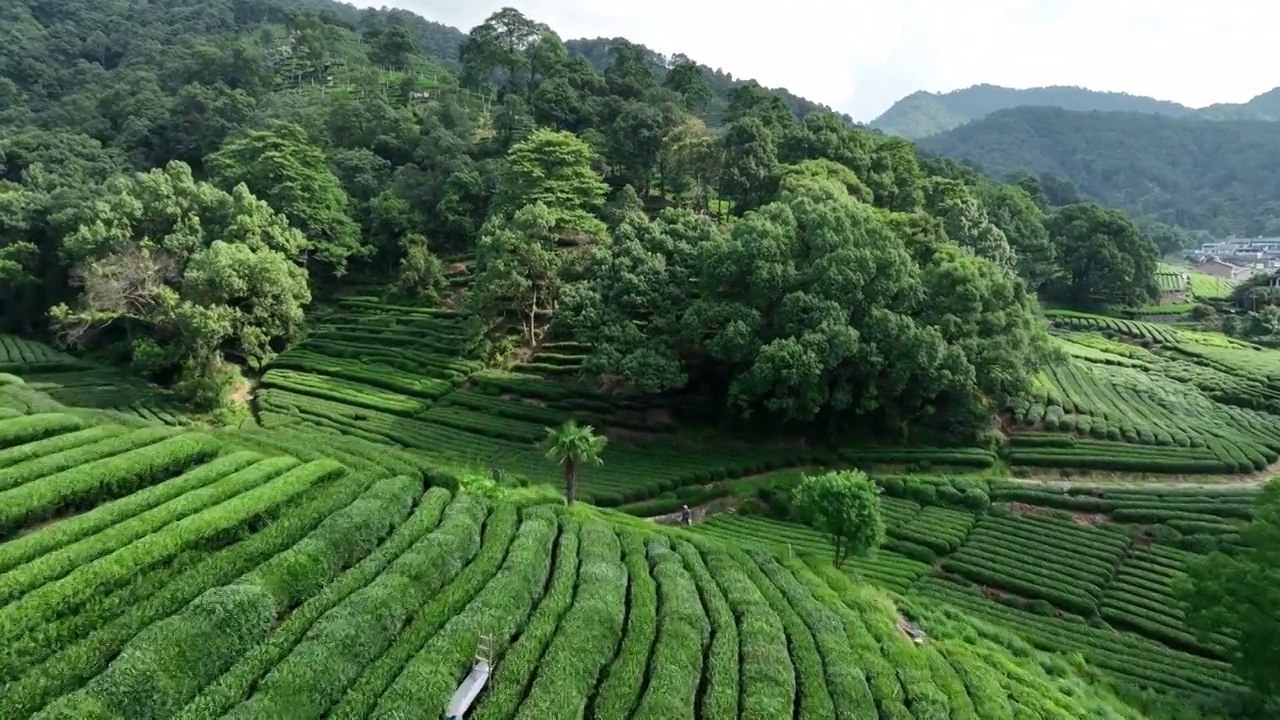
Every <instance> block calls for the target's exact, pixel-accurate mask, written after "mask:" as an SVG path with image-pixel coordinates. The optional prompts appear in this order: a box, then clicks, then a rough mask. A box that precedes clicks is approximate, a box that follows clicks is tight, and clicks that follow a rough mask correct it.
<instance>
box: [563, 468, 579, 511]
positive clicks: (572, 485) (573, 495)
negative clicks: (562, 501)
mask: <svg viewBox="0 0 1280 720" xmlns="http://www.w3.org/2000/svg"><path fill="white" fill-rule="evenodd" d="M564 496H565V498H566V499H567V500H568V502H569V504H570V505H572V504H573V502H574V500H576V499H577V497H578V463H576V462H574V461H572V460H569V461H567V462H565V464H564Z"/></svg>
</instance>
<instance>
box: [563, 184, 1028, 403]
mask: <svg viewBox="0 0 1280 720" xmlns="http://www.w3.org/2000/svg"><path fill="white" fill-rule="evenodd" d="M898 222H899V218H898V216H893V215H887V214H884V213H881V212H879V211H877V210H874V209H872V208H870V207H867V206H866V205H863V204H862V203H859V202H858V201H857V200H855V199H854V198H852V197H850V196H849V194H848V192H847V190H846V188H845V187H844V186H842V185H839V184H836V183H834V182H831V181H828V180H823V179H820V178H815V177H813V176H810V175H805V176H795V177H794V178H793V179H791V180H789V181H788V184H787V185H785V186H784V192H783V194H782V197H781V198H780V199H779V200H778V201H776V202H774V203H772V204H770V205H769V206H767V207H765V208H763V209H762V210H760V211H759V212H757V213H751V214H748V215H747V216H746V217H745V218H743V219H742V220H740V221H738V222H737V223H735V224H734V225H733V226H732V227H731V228H730V230H729V231H728V232H727V233H725V232H724V231H723V230H721V229H719V228H717V227H716V226H715V225H713V224H710V223H706V222H704V221H703V220H702V219H700V218H697V217H696V216H693V215H690V214H684V213H674V212H668V213H664V214H663V215H662V216H660V217H659V218H658V219H657V220H655V221H652V222H650V221H646V220H644V219H642V218H633V219H630V220H628V221H627V222H624V223H623V224H622V226H620V228H619V229H618V230H617V231H616V232H615V242H614V243H613V245H612V246H609V247H601V248H599V249H598V250H597V251H595V253H593V256H592V258H591V261H590V262H589V263H588V264H587V269H586V277H585V278H584V280H583V281H581V282H579V283H575V284H573V285H570V286H568V287H566V288H565V289H564V291H563V301H562V303H561V308H560V310H559V313H558V315H557V320H556V322H557V323H560V324H562V326H563V327H564V328H565V329H566V330H568V331H569V332H570V333H572V334H574V335H576V336H579V337H582V338H584V339H585V338H588V337H589V338H590V339H591V341H592V342H593V344H594V345H595V352H594V353H593V356H592V359H591V360H590V361H589V362H588V367H589V368H590V369H591V370H593V371H598V372H609V373H613V374H617V375H619V376H620V377H621V378H623V379H624V380H625V381H627V382H628V383H632V384H633V385H635V386H637V387H640V388H644V389H646V390H663V389H669V388H681V387H688V386H703V385H704V384H706V385H710V387H712V388H713V389H714V392H715V393H716V397H717V398H722V399H723V401H725V402H727V403H729V404H731V405H733V406H736V407H737V408H738V409H740V410H742V411H745V412H751V411H765V412H768V413H771V414H775V415H776V416H778V417H780V418H782V419H786V420H793V421H800V422H809V421H813V420H814V419H818V418H827V417H838V416H842V415H843V416H850V415H864V414H872V413H876V414H880V415H882V416H887V417H888V418H890V419H892V420H893V422H895V423H906V422H908V421H910V420H912V419H916V418H919V417H920V416H921V414H922V413H925V414H927V412H928V411H927V410H926V407H927V406H928V405H930V404H931V403H937V402H942V403H947V404H949V405H950V407H951V408H952V410H953V411H958V410H960V409H961V408H965V407H968V408H977V407H980V406H981V404H982V403H983V402H984V401H983V399H982V398H981V397H979V396H978V395H976V394H973V393H974V391H975V387H976V389H978V391H979V392H983V393H988V394H994V395H1001V394H1007V393H1016V392H1018V388H1019V387H1024V386H1025V383H1026V382H1028V381H1029V378H1030V372H1031V371H1032V370H1033V369H1034V368H1035V367H1037V366H1038V364H1039V362H1040V361H1041V358H1042V357H1043V353H1044V339H1043V335H1042V334H1041V332H1040V331H1039V330H1038V329H1037V320H1036V319H1035V316H1034V311H1033V309H1032V305H1031V299H1030V298H1029V297H1028V296H1027V295H1026V293H1025V291H1024V290H1023V289H1022V288H1021V287H1020V286H1019V285H1018V284H1017V283H1016V282H1015V281H1014V280H1013V279H1012V278H1011V277H1010V276H1009V275H1008V274H1007V273H1005V272H1002V271H1001V270H1000V269H998V268H996V267H995V266H993V265H992V264H991V263H989V262H988V261H986V260H984V259H981V258H976V257H972V256H968V255H965V254H963V253H961V252H960V251H959V250H958V249H957V248H955V247H954V246H950V245H946V244H941V243H939V242H938V241H936V240H934V241H931V242H932V244H931V245H924V244H922V243H921V244H917V243H916V242H915V241H912V242H911V244H908V242H907V240H906V238H904V237H903V236H902V235H901V234H899V232H898V231H897V228H896V227H895V226H896V224H897V223H898ZM913 255H916V256H918V257H919V258H920V259H919V260H917V259H915V257H913ZM691 286H693V287H697V288H698V291H697V293H696V296H692V295H691V294H690V293H688V292H687V291H685V290H684V288H687V287H691ZM961 288H969V289H970V290H963V291H962V290H961ZM965 298H971V299H972V300H971V301H969V300H965ZM944 318H945V320H944ZM979 323H988V325H987V327H988V330H987V331H986V333H985V334H984V335H983V337H982V339H981V340H979V339H978V334H977V333H976V332H975V331H974V329H975V328H976V327H977V324H979ZM997 328H998V330H997ZM854 367H856V368H857V370H856V373H855V372H854V370H853V369H854ZM712 368H714V370H712ZM855 378H856V379H855ZM871 387H875V388H876V390H874V391H873V390H871V389H870V388H871ZM944 398H945V399H944ZM934 407H937V405H936V404H935V405H934ZM975 417H976V415H975ZM952 427H953V428H955V427H956V426H955V424H954V422H953V424H952Z"/></svg>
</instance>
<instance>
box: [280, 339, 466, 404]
mask: <svg viewBox="0 0 1280 720" xmlns="http://www.w3.org/2000/svg"><path fill="white" fill-rule="evenodd" d="M271 367H272V369H283V370H298V371H301V372H304V373H310V374H315V375H327V376H329V377H334V378H339V379H342V380H350V381H352V382H357V383H362V384H364V385H369V386H371V387H375V388H381V389H383V390H390V391H391V392H395V393H400V394H402V395H408V396H410V397H416V398H423V399H425V400H435V399H437V398H439V397H440V396H442V395H444V394H446V393H448V392H450V391H451V390H453V383H450V382H448V381H446V380H439V379H436V378H431V377H424V376H423V375H422V374H421V373H422V368H419V369H418V371H417V372H416V373H409V372H403V371H401V370H397V369H395V368H392V367H388V366H385V365H376V364H365V363H362V362H359V361H351V360H335V359H333V358H330V357H325V356H324V355H320V354H318V353H311V352H307V351H305V350H294V351H293V352H289V353H285V354H284V355H281V356H280V357H278V358H276V359H275V360H274V361H272V363H271Z"/></svg>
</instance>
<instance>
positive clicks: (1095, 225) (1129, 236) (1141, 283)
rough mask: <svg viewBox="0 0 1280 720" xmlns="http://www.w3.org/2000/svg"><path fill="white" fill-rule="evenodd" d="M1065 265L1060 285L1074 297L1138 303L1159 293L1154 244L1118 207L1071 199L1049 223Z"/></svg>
mask: <svg viewBox="0 0 1280 720" xmlns="http://www.w3.org/2000/svg"><path fill="white" fill-rule="evenodd" d="M1046 227H1047V229H1048V231H1049V236H1050V237H1051V238H1052V239H1053V242H1054V246H1055V247H1056V249H1057V254H1058V258H1059V261H1060V263H1061V266H1062V277H1061V278H1060V280H1059V281H1058V283H1057V290H1058V291H1059V292H1060V293H1061V294H1062V295H1064V296H1065V298H1066V299H1068V300H1070V301H1071V302H1073V303H1075V304H1077V305H1080V306H1085V305H1089V304H1091V303H1120V304H1124V305H1140V304H1142V303H1143V302H1146V301H1148V300H1151V299H1152V298H1154V297H1156V294H1157V292H1156V285H1155V272H1156V266H1157V258H1156V250H1155V246H1153V245H1152V244H1151V241H1150V240H1148V239H1147V238H1146V237H1144V236H1143V235H1142V233H1141V232H1139V231H1138V228H1136V227H1135V226H1134V224H1133V222H1132V221H1130V220H1129V218H1128V217H1126V216H1125V215H1124V213H1121V212H1120V211H1118V210H1111V209H1108V208H1104V207H1102V206H1100V205H1094V204H1092V203H1083V204H1079V205H1068V206H1066V207H1064V208H1061V209H1060V210H1058V211H1057V212H1055V213H1054V214H1053V215H1051V216H1050V217H1049V221H1048V223H1047V224H1046Z"/></svg>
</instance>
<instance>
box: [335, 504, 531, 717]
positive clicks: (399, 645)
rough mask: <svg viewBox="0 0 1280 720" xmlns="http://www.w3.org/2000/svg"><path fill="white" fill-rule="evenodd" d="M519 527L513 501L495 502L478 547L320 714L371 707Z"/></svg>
mask: <svg viewBox="0 0 1280 720" xmlns="http://www.w3.org/2000/svg"><path fill="white" fill-rule="evenodd" d="M519 527H520V522H519V510H518V508H516V507H515V506H514V505H511V504H509V503H503V504H500V505H498V506H497V507H496V508H495V509H494V511H493V513H492V514H491V515H490V516H489V519H488V520H486V521H485V527H484V535H483V537H482V539H481V544H480V552H479V553H478V554H477V555H476V557H475V560H474V561H473V562H472V563H471V564H470V565H468V566H467V567H466V568H464V569H463V570H462V572H460V573H458V576H457V577H456V578H454V580H453V582H451V583H449V584H448V585H446V586H445V587H444V588H443V589H442V590H441V591H440V593H439V594H438V595H437V596H436V597H433V598H431V600H430V602H429V603H428V604H427V605H426V606H425V607H422V608H420V609H419V610H418V613H417V614H416V615H415V616H414V618H413V621H412V622H410V623H409V625H408V626H407V627H406V628H404V629H403V630H402V631H401V632H400V634H399V635H398V636H397V637H396V639H395V642H394V643H393V644H392V645H391V647H390V648H388V649H387V651H386V652H385V653H383V654H382V657H380V658H378V660H377V662H375V663H373V664H372V665H370V666H369V667H367V668H366V669H365V670H364V672H363V673H362V674H361V675H360V678H359V679H358V680H357V681H356V682H355V684H353V685H352V686H351V688H350V689H349V690H348V691H347V694H346V695H345V696H343V698H342V701H341V702H340V703H339V704H338V705H337V706H336V707H334V708H333V710H331V711H330V712H329V713H328V714H327V715H326V716H325V717H326V718H330V719H335V720H336V719H339V718H363V717H366V716H368V715H369V714H370V713H371V712H372V711H373V709H374V706H375V704H376V703H377V702H378V701H379V698H380V697H382V696H383V695H384V694H385V693H386V692H387V689H388V686H390V685H391V683H392V682H393V681H395V680H396V678H397V677H399V675H400V673H401V672H402V671H403V670H404V669H405V666H406V665H407V664H408V663H410V662H411V661H412V660H413V658H414V657H415V656H416V655H417V654H418V651H419V650H421V649H422V646H423V644H424V643H426V642H427V641H428V640H430V639H431V637H432V636H434V635H435V634H436V633H437V632H438V631H439V630H440V628H441V627H443V626H444V624H445V623H446V622H448V621H449V619H450V618H451V617H453V616H455V615H457V614H458V613H460V612H461V611H462V609H463V608H464V607H465V606H466V604H467V603H468V602H469V601H470V600H471V599H472V598H473V597H475V595H476V593H478V592H480V590H481V589H482V588H483V587H484V585H485V583H487V582H488V581H489V580H491V579H492V578H493V577H494V574H495V573H497V572H498V570H499V568H500V567H501V565H502V562H503V558H504V557H506V555H507V551H508V549H509V548H510V547H511V543H512V541H513V540H514V539H515V537H516V535H517V532H518V530H519Z"/></svg>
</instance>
